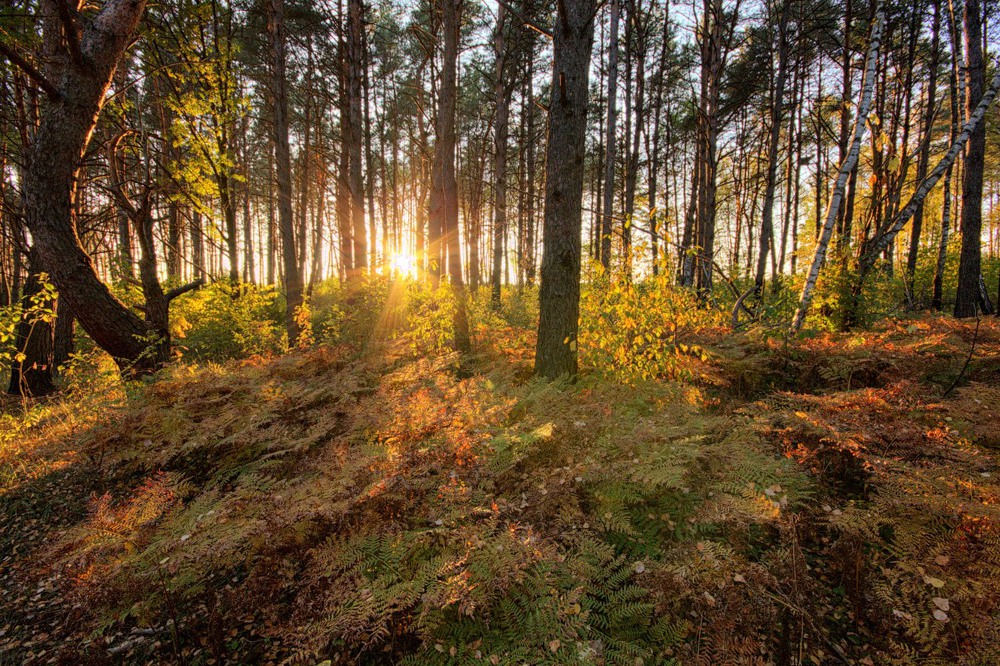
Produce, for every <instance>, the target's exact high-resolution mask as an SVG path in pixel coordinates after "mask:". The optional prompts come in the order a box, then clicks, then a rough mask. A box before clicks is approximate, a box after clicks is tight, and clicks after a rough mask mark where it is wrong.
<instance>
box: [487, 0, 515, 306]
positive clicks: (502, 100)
mask: <svg viewBox="0 0 1000 666" xmlns="http://www.w3.org/2000/svg"><path fill="white" fill-rule="evenodd" d="M506 31H507V8H506V6H505V5H504V4H503V3H500V5H499V6H498V8H497V25H496V32H495V33H494V36H493V49H494V51H495V55H496V68H495V70H494V81H493V96H494V101H495V103H496V122H495V125H494V126H493V264H492V266H491V271H490V305H491V306H492V307H493V308H494V309H499V308H500V286H501V285H500V282H501V279H500V278H501V273H502V272H503V245H504V237H505V236H506V234H507V137H508V134H509V126H510V123H509V119H510V92H511V89H510V86H509V85H508V81H509V79H510V70H511V63H510V60H512V58H511V57H510V55H511V54H510V49H509V48H508V46H507V43H506V42H507V40H506Z"/></svg>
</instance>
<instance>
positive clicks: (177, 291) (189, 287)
mask: <svg viewBox="0 0 1000 666" xmlns="http://www.w3.org/2000/svg"><path fill="white" fill-rule="evenodd" d="M204 284H205V281H204V280H203V279H201V278H198V279H197V280H195V281H194V282H188V283H187V284H185V285H181V286H180V287H176V288H174V289H171V290H170V291H168V292H167V293H166V294H164V295H163V297H164V298H166V299H167V303H169V302H170V301H172V300H174V299H175V298H177V297H178V296H181V295H183V294H186V293H188V292H189V291H194V290H195V289H197V288H199V287H201V286H203V285H204Z"/></svg>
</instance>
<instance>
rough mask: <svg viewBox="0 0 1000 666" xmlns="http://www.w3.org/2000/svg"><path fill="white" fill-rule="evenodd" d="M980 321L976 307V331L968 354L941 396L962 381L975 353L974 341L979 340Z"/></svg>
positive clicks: (952, 389)
mask: <svg viewBox="0 0 1000 666" xmlns="http://www.w3.org/2000/svg"><path fill="white" fill-rule="evenodd" d="M980 321H982V319H981V317H980V316H979V308H976V332H975V333H973V334H972V346H971V347H969V355H968V356H966V357H965V365H963V366H962V370H961V372H959V373H958V377H955V381H953V382H952V383H951V386H949V387H948V390H947V391H945V392H944V395H942V396H941V397H942V398H947V397H948V394H949V393H951V392H952V391H954V390H955V387H956V386H958V383H959V382H960V381H962V377H963V376H965V371H966V370H968V369H969V363H971V362H972V355H973V354H975V353H976V342H977V341H978V340H979V322H980Z"/></svg>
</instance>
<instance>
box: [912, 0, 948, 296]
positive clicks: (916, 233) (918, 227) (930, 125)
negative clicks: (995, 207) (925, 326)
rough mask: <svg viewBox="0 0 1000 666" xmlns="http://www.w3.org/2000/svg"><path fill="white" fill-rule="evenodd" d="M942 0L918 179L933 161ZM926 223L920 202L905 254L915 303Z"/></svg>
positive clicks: (937, 4) (934, 37) (938, 6)
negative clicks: (932, 143) (916, 281)
mask: <svg viewBox="0 0 1000 666" xmlns="http://www.w3.org/2000/svg"><path fill="white" fill-rule="evenodd" d="M941 1H942V0H935V2H934V23H933V27H932V28H931V58H930V62H929V63H928V65H927V66H928V68H929V69H930V73H929V74H928V77H927V79H928V80H927V101H926V104H927V106H926V107H925V109H924V124H923V128H922V130H921V137H920V141H921V146H920V156H919V157H918V158H917V182H918V183H919V182H921V181H923V179H924V178H925V177H926V176H927V163H928V161H929V160H930V152H931V133H932V132H933V131H934V116H935V110H936V109H935V106H936V102H937V73H938V63H939V61H940V56H941V48H940V47H941ZM923 226H924V202H922V201H921V202H920V204H919V205H918V206H917V210H916V212H915V213H914V214H913V226H912V228H911V230H910V249H909V252H908V253H907V255H906V291H907V299H908V300H909V301H910V303H911V304H912V303H913V302H914V299H915V297H916V294H915V293H914V292H915V289H914V288H915V285H914V276H915V275H916V272H917V255H918V254H919V252H920V233H921V231H922V230H923Z"/></svg>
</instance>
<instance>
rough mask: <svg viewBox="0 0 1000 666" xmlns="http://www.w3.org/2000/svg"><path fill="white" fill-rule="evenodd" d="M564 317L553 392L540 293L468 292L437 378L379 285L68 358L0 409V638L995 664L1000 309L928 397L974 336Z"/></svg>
mask: <svg viewBox="0 0 1000 666" xmlns="http://www.w3.org/2000/svg"><path fill="white" fill-rule="evenodd" d="M586 298H587V299H592V302H589V301H586V300H585V304H586V303H589V305H586V306H585V308H584V324H583V325H584V329H585V331H586V335H584V334H581V342H580V343H581V354H582V355H583V357H584V358H585V359H586V361H585V363H586V364H587V367H588V368H589V370H588V371H587V372H585V373H584V375H583V376H582V377H581V379H580V381H579V382H577V383H576V384H573V385H561V384H557V385H549V384H544V383H541V382H538V381H536V380H534V379H532V378H531V368H530V359H531V352H532V348H533V344H534V342H533V336H532V334H531V332H530V328H531V327H530V325H526V324H530V322H531V320H532V319H533V317H534V314H533V312H532V309H531V307H532V306H531V303H532V302H533V300H534V299H533V294H532V292H531V291H530V290H525V291H524V292H515V291H512V292H510V293H505V295H504V300H503V303H502V307H501V308H500V309H499V310H493V309H492V308H491V307H490V305H489V302H488V299H482V298H481V297H480V296H477V297H476V298H473V299H472V301H471V311H472V322H473V333H474V337H475V340H476V352H475V354H474V355H473V356H472V357H469V358H466V359H463V360H462V362H461V364H460V363H459V359H458V357H457V356H456V355H455V354H453V353H452V352H450V351H449V349H448V347H449V343H450V341H449V338H448V330H449V328H448V322H449V321H450V314H449V310H448V307H449V305H448V302H447V298H446V297H445V296H444V294H429V293H427V292H425V291H423V290H415V289H412V288H408V287H402V286H399V285H396V286H394V285H393V284H392V283H389V282H385V283H380V284H378V285H372V286H371V287H370V288H367V289H365V290H363V292H362V293H355V294H346V293H332V292H328V291H324V290H323V289H320V290H318V291H317V292H315V293H314V295H313V301H312V306H311V308H310V310H309V315H308V316H309V317H310V320H311V324H312V331H313V339H314V340H315V345H313V346H312V347H310V348H305V349H301V350H298V351H296V352H294V353H289V354H285V355H281V356H278V355H268V354H259V355H256V356H253V357H251V358H249V359H245V360H239V361H229V362H227V363H224V364H215V363H212V362H205V361H202V363H204V364H203V365H197V366H196V365H191V364H177V365H175V366H172V367H171V369H169V370H168V371H166V372H165V373H164V374H163V376H161V377H159V378H158V379H157V381H156V382H153V383H151V384H148V385H146V386H141V387H130V386H122V385H121V384H119V383H117V380H115V379H114V376H113V374H112V373H107V372H104V371H101V369H100V368H101V360H100V358H99V355H93V356H87V357H81V359H80V360H79V361H77V367H76V369H71V370H69V371H68V372H66V377H67V378H69V380H70V381H71V382H77V384H78V386H79V388H78V392H77V393H72V392H71V393H70V395H69V396H67V397H66V398H63V399H62V400H54V401H50V402H46V403H36V404H33V405H29V406H27V407H22V406H14V405H9V406H8V408H7V409H6V410H5V416H4V418H5V419H8V421H7V422H10V423H15V422H16V424H17V425H16V426H15V427H16V431H12V432H16V435H15V436H13V437H8V438H7V439H5V440H3V447H2V457H0V470H3V476H2V477H0V493H2V499H0V521H2V526H3V527H4V536H3V537H2V538H0V580H2V581H3V585H4V590H5V592H4V595H3V598H2V601H0V653H3V654H4V655H11V656H10V659H15V660H17V661H18V662H26V663H50V662H51V663H67V664H69V663H74V664H76V663H91V664H103V663H136V664H138V663H177V664H221V663H233V664H236V663H273V664H320V663H323V662H330V663H331V664H353V663H369V664H380V663H384V664H390V663H392V664H395V663H408V664H479V663H483V664H487V663H488V664H523V663H528V664H549V663H551V664H568V663H584V664H602V663H604V664H630V665H632V664H638V663H643V664H670V663H678V664H695V663H704V664H721V663H746V664H767V663H771V664H808V663H814V664H826V663H855V664H874V663H878V664H882V663H885V664H916V663H920V664H925V663H932V664H937V663H939V664H946V663H966V664H990V663H996V660H997V659H998V658H1000V655H998V654H997V652H996V647H995V646H996V645H998V644H1000V640H998V629H1000V627H998V626H997V620H996V618H997V617H998V609H1000V593H998V592H997V591H996V590H995V589H994V588H995V585H993V583H992V581H993V580H994V579H995V578H996V575H997V573H998V569H1000V550H998V548H997V546H998V539H997V533H996V529H997V527H996V526H997V519H998V516H997V515H996V509H995V507H996V502H997V500H998V497H997V495H998V494H1000V489H998V486H997V485H996V474H997V473H1000V471H998V470H997V469H996V459H995V455H994V453H995V447H996V446H997V445H998V444H1000V441H998V439H997V436H996V434H995V432H994V430H993V429H992V428H991V427H990V424H991V423H992V422H994V417H995V415H993V412H992V411H991V410H994V409H995V405H996V404H997V398H1000V395H996V394H997V390H996V389H995V388H994V387H995V385H996V379H997V377H998V372H1000V365H998V364H997V362H996V360H995V359H996V358H997V357H998V352H1000V328H998V327H997V325H996V324H995V323H994V322H985V321H984V323H983V324H982V325H981V330H980V332H979V333H978V336H977V350H976V352H975V354H974V358H973V360H972V361H971V362H970V365H969V368H968V371H967V372H966V374H965V376H964V377H963V379H962V381H961V382H960V383H959V386H958V388H957V389H956V390H955V391H953V392H952V393H951V394H950V395H949V396H948V397H947V398H942V394H943V393H944V392H945V390H946V389H947V387H948V385H950V384H951V383H952V380H953V379H954V378H955V377H956V373H957V372H958V371H959V369H960V368H959V367H958V366H960V363H958V362H957V361H956V359H964V355H965V354H966V353H967V352H968V349H969V345H970V344H971V341H972V335H973V334H972V331H971V329H970V327H968V326H967V325H963V324H957V323H954V322H951V321H949V320H945V319H939V318H923V319H915V320H909V321H904V322H895V321H886V322H884V323H883V325H882V326H881V327H880V328H879V329H877V330H875V331H869V332H864V333H857V334H853V335H846V334H833V333H822V334H818V335H812V336H810V337H806V338H804V339H801V340H797V341H786V340H783V339H780V338H777V337H768V336H766V335H760V333H759V332H751V333H747V334H742V335H733V334H731V333H724V332H723V331H722V330H721V329H720V328H719V327H717V326H716V324H717V322H715V321H712V320H711V319H710V318H705V317H703V316H701V315H698V314H696V313H694V312H693V311H692V307H693V305H694V304H693V302H689V301H687V300H685V299H686V298H687V297H686V296H684V295H681V294H676V293H655V292H654V291H650V287H648V286H647V287H636V286H634V285H629V284H613V283H610V282H609V286H608V288H607V289H604V290H602V291H600V292H599V293H598V292H596V291H595V292H594V293H591V294H590V295H588V296H587V297H586ZM650 298H654V299H659V300H657V302H658V303H660V304H661V305H662V307H659V306H658V309H657V310H656V312H657V314H656V315H655V316H654V315H653V314H651V313H652V312H653V310H644V309H642V308H638V307H636V306H637V304H638V303H640V302H645V300H646V299H650ZM350 303H358V304H361V305H359V308H358V310H356V311H355V312H356V314H353V315H349V314H346V313H347V312H349V308H348V307H345V306H346V305H349V304H350ZM334 304H344V305H338V306H337V307H343V313H345V314H343V315H342V316H337V317H332V316H329V314H328V313H329V311H330V308H332V307H333V306H334ZM366 313H368V314H366ZM595 313H601V314H600V318H598V319H594V318H593V317H594V314H595ZM587 336H589V338H588V337H587ZM640 338H641V339H640ZM682 345H683V347H682ZM622 350H624V351H622ZM87 363H89V364H90V365H87ZM88 382H89V383H88ZM77 405H80V406H81V407H77ZM25 410H27V411H25ZM74 410H75V411H74ZM5 432H6V431H5ZM4 659H7V657H6V656H5V657H4ZM0 663H3V662H0Z"/></svg>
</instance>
